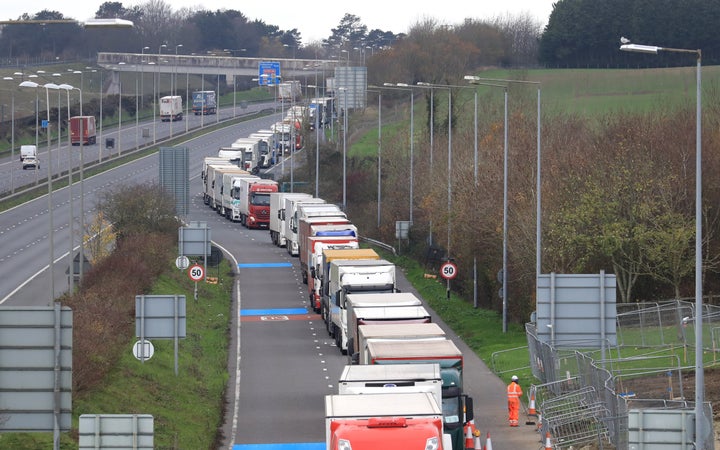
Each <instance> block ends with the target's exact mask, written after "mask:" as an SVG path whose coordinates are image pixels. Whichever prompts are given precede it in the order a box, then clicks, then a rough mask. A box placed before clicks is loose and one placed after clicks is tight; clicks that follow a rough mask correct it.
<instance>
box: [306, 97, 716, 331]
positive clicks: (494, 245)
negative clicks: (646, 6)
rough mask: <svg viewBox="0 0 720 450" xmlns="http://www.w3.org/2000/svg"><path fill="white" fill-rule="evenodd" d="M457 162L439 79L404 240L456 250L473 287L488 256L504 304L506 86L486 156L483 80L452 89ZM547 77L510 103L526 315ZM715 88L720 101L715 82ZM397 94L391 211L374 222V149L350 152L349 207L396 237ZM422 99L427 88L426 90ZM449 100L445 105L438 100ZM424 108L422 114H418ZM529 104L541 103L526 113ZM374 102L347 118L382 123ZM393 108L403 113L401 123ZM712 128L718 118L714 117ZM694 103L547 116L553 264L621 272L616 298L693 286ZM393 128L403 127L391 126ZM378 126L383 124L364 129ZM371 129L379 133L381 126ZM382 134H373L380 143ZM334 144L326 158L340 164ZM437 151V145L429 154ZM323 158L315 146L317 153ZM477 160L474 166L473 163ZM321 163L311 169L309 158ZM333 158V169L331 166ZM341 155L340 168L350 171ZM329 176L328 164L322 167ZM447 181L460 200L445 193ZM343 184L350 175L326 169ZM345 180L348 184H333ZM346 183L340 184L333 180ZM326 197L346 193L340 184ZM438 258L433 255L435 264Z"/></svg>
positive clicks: (708, 278) (461, 281)
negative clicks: (476, 91)
mask: <svg viewBox="0 0 720 450" xmlns="http://www.w3.org/2000/svg"><path fill="white" fill-rule="evenodd" d="M451 92H452V95H453V99H452V104H453V109H452V124H453V125H452V130H453V132H452V133H453V134H452V167H451V168H450V169H449V168H448V159H449V157H448V134H447V129H448V128H447V124H448V111H447V105H448V100H447V95H448V90H447V89H435V90H434V104H435V111H434V113H433V119H434V120H433V132H434V139H433V145H432V147H431V146H430V137H429V133H430V122H429V121H428V120H427V118H428V116H429V102H427V101H426V100H427V99H424V98H423V97H422V96H420V95H416V97H415V106H416V112H415V123H414V132H415V135H414V136H415V137H414V154H415V160H414V161H415V162H414V168H413V175H414V177H413V178H414V180H415V182H414V193H413V196H414V201H413V205H414V211H413V216H414V219H413V220H414V223H413V228H412V231H411V237H410V242H409V244H410V247H408V243H403V244H402V245H401V247H402V248H403V251H404V252H412V253H413V254H414V256H415V257H416V258H417V259H419V260H421V261H426V260H427V258H428V255H429V253H428V249H429V245H428V244H429V241H430V239H431V236H432V241H433V247H434V248H433V252H437V251H438V249H440V250H439V251H440V253H441V254H444V255H445V256H449V257H451V258H453V259H454V260H455V262H456V263H457V265H458V267H459V268H460V273H459V276H458V278H457V279H456V281H454V282H453V288H457V289H458V290H460V291H461V292H463V293H464V294H465V296H466V298H468V299H469V298H472V294H473V291H474V288H475V286H474V284H473V266H474V264H475V263H476V264H477V270H478V285H477V288H478V291H477V292H478V295H479V301H480V304H481V305H482V306H487V307H492V308H495V309H498V310H499V309H500V308H501V302H500V298H499V297H498V294H497V292H498V289H499V288H500V284H499V283H498V281H497V279H496V274H497V273H498V271H499V270H500V268H501V267H502V261H503V256H502V249H503V164H504V161H503V150H504V134H503V133H504V121H503V117H504V105H503V99H502V95H501V93H500V92H497V90H495V92H487V93H486V94H483V93H482V92H481V95H480V98H479V113H478V122H477V126H478V136H479V141H478V153H477V159H476V154H475V135H474V127H475V124H474V123H473V116H474V115H473V108H474V99H473V97H472V92H471V91H468V90H463V89H452V90H451ZM536 94H537V93H536V89H534V88H532V87H528V86H525V87H522V86H518V85H510V87H509V96H508V98H509V104H508V109H509V111H508V116H509V119H508V124H509V135H508V137H509V158H508V225H509V230H508V239H507V248H508V267H509V277H508V282H509V284H508V286H509V299H510V304H509V305H510V311H511V315H512V317H513V318H514V319H515V320H519V321H526V320H528V317H529V314H530V312H531V311H532V310H533V309H534V308H535V262H536V259H535V258H536V240H535V227H536V194H537V190H536V180H537V177H536V175H537V174H536V164H535V161H536V157H537V132H536V131H537V125H536V121H537V118H536V116H535V114H533V113H532V111H536ZM707 94H708V97H707V98H708V100H709V101H710V102H713V101H715V100H718V98H717V96H716V93H710V92H708V93H707ZM402 95H403V97H404V101H405V107H404V108H405V109H402V110H399V108H398V106H397V104H394V106H393V103H391V102H392V101H397V99H396V100H391V99H390V98H389V97H392V92H391V91H383V103H384V104H383V111H382V114H383V116H382V117H383V122H385V124H387V125H384V126H383V138H382V139H383V140H382V208H381V209H382V216H381V220H380V227H378V226H377V219H376V215H375V213H374V212H375V211H377V164H378V163H377V155H376V154H374V153H375V152H374V151H373V149H372V148H370V149H369V152H370V153H371V154H370V155H369V156H366V157H357V158H354V159H353V160H352V161H350V162H349V163H348V167H349V169H348V170H349V172H350V173H351V174H352V175H350V176H349V177H348V180H349V187H348V198H349V200H348V205H349V208H350V216H351V218H352V220H353V222H355V223H356V224H357V225H358V228H359V229H361V230H363V233H365V234H369V235H371V236H373V237H375V238H377V239H380V240H382V241H384V242H395V222H396V221H402V220H408V217H409V205H408V198H409V196H410V190H409V183H408V169H409V167H408V164H409V163H408V161H409V157H410V155H409V148H408V147H409V146H408V142H409V126H408V125H409V124H408V123H407V121H408V120H409V109H407V108H408V107H409V105H408V103H409V102H408V100H409V99H408V96H409V95H408V93H402ZM418 97H419V98H418ZM438 105H440V106H438ZM420 111H423V112H422V113H421V114H418V113H419V112H420ZM528 112H530V113H528ZM376 113H377V107H376V104H373V103H370V104H369V107H368V108H367V109H366V110H365V111H364V112H362V113H360V112H356V113H354V114H351V116H350V124H351V125H350V126H351V131H353V132H354V133H353V134H352V135H351V137H352V138H354V137H356V136H358V135H359V134H360V133H355V129H354V127H355V126H360V125H361V124H363V123H364V124H366V125H367V126H368V127H372V126H373V125H372V124H373V123H376V121H377V118H376V117H375V114H376ZM395 116H397V118H398V119H399V120H400V121H401V123H402V122H404V123H405V125H403V126H400V127H399V128H398V127H393V126H392V125H390V124H389V123H388V122H391V121H393V120H395ZM704 121H705V125H706V126H707V128H705V129H715V128H716V127H717V126H718V122H719V121H720V116H718V115H717V114H716V113H715V111H709V112H708V113H707V114H705V115H704ZM694 123H695V122H694V109H693V105H688V106H687V108H681V109H680V110H678V111H677V112H668V111H662V110H657V111H655V112H653V113H650V114H646V115H630V114H617V113H616V114H611V115H607V116H604V117H602V118H600V120H598V118H587V117H584V116H580V115H573V114H567V115H564V114H561V115H559V116H558V115H556V114H553V115H552V116H550V115H545V116H543V117H542V158H543V159H542V164H543V166H542V167H543V173H542V199H543V201H542V249H541V252H542V268H541V270H542V273H551V272H555V273H570V274H572V273H599V271H600V270H604V271H605V272H606V273H608V274H615V275H616V277H617V283H618V301H621V302H632V301H658V300H663V299H670V298H683V297H692V295H693V292H694V255H695V252H694V242H695V229H694V227H695V220H694V195H695V190H694V182H695V177H694V164H693V163H694V157H695V156H694V151H695V150H694V149H695V142H694V139H695V129H694ZM390 130H395V131H390ZM365 132H366V133H367V134H368V135H369V136H377V130H372V129H366V130H365ZM373 139H374V138H373ZM719 144H720V142H718V136H717V133H706V134H705V135H704V137H703V148H704V149H706V150H705V151H704V152H703V153H704V155H703V170H704V171H705V172H706V173H707V174H712V173H715V172H716V171H717V170H719V169H720V153H719V152H718V148H720V145H719ZM373 146H374V145H369V147H373ZM333 155H337V153H332V151H330V154H328V155H325V156H323V158H324V159H327V161H328V162H329V163H330V164H340V163H341V158H340V157H336V158H334V159H333ZM431 155H432V156H431ZM308 157H309V158H313V154H312V152H310V154H308ZM476 161H477V162H478V166H477V172H476V171H475V167H476V166H475V163H476ZM312 164H313V163H312V161H311V163H310V167H313V166H312ZM334 172H335V171H333V170H323V174H327V176H328V177H330V176H331V174H332V173H334ZM340 172H341V170H340V167H339V166H338V167H337V173H340ZM324 176H326V175H324ZM448 180H450V181H451V191H452V194H451V196H452V200H451V202H450V204H449V202H448V189H449V187H448V185H449V183H448ZM327 183H328V184H327V185H326V186H325V188H326V189H328V190H331V191H332V192H334V193H337V187H336V186H338V185H341V184H340V183H341V181H340V180H337V179H331V180H327ZM334 183H338V184H335V185H334ZM333 188H335V190H333ZM322 196H323V197H324V198H328V199H330V200H333V201H339V198H333V197H332V194H328V195H327V197H326V196H325V193H322ZM718 205H720V184H718V182H717V180H716V179H715V178H713V177H705V178H704V186H703V211H704V214H703V227H704V236H703V249H704V261H703V266H704V275H705V277H704V292H705V294H706V295H712V294H714V293H717V291H718V288H720V276H718V256H717V255H718V254H720V240H719V239H718V232H719V231H720V207H719V206H718ZM434 270H435V269H434V268H432V267H430V266H428V271H429V272H434Z"/></svg>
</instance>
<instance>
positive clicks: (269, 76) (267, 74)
mask: <svg viewBox="0 0 720 450" xmlns="http://www.w3.org/2000/svg"><path fill="white" fill-rule="evenodd" d="M281 78H282V77H281V76H280V63H279V62H268V61H262V62H260V64H259V66H258V85H259V86H275V85H276V84H278V83H280V79H281Z"/></svg>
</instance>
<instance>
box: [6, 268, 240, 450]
mask: <svg viewBox="0 0 720 450" xmlns="http://www.w3.org/2000/svg"><path fill="white" fill-rule="evenodd" d="M208 272H210V275H211V276H217V277H218V283H217V284H207V283H199V284H198V300H197V301H195V300H194V299H193V290H194V284H193V283H192V282H191V281H190V280H189V279H188V277H187V274H186V273H185V272H184V271H179V270H177V269H175V268H174V266H172V267H170V265H169V266H168V269H167V271H166V273H165V274H164V275H162V276H161V277H160V278H159V279H158V280H157V282H156V283H155V285H154V288H153V289H152V292H150V293H149V294H163V295H172V294H179V295H184V296H185V298H186V311H187V337H186V338H185V339H181V340H180V341H179V351H178V353H179V356H178V375H177V376H176V375H175V373H174V366H175V357H174V351H173V341H172V340H153V341H152V342H153V345H154V347H155V353H154V355H153V356H152V358H151V359H150V360H148V361H145V362H144V363H141V362H140V361H138V360H137V359H135V357H134V356H133V354H132V346H133V344H134V343H135V341H136V340H137V339H136V338H135V337H134V336H127V343H126V345H125V348H124V351H123V352H122V353H121V354H119V355H117V357H118V360H117V363H116V366H115V368H114V370H113V371H112V372H111V373H110V375H109V376H108V377H106V379H105V381H104V382H103V384H102V386H101V387H100V388H97V389H92V390H90V391H88V392H87V393H86V394H84V395H83V396H81V397H77V396H74V398H73V427H74V429H73V431H72V432H70V433H62V435H61V443H60V448H61V449H68V450H69V449H76V448H77V440H76V439H77V431H78V430H77V426H78V420H79V416H80V415H81V414H151V415H152V416H153V418H154V425H155V427H154V428H155V439H154V448H156V449H171V448H172V449H176V448H186V449H213V448H217V444H218V443H217V442H216V441H215V440H216V437H217V430H218V427H219V426H220V425H221V421H222V413H223V406H224V392H225V386H226V384H227V380H228V372H227V351H228V348H227V347H228V338H229V335H228V332H229V327H230V323H231V316H230V312H231V306H232V299H231V289H232V283H233V280H232V268H231V267H230V264H229V263H228V262H227V261H223V262H222V263H221V264H220V266H218V268H216V269H213V268H209V269H208ZM213 272H216V273H213ZM126 319H127V318H126ZM0 448H7V449H14V450H37V449H39V448H43V449H49V448H53V441H52V433H3V434H0Z"/></svg>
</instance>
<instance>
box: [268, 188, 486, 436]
mask: <svg viewBox="0 0 720 450" xmlns="http://www.w3.org/2000/svg"><path fill="white" fill-rule="evenodd" d="M269 205H270V212H269V214H270V221H269V224H268V228H269V232H270V240H271V241H272V243H273V244H274V245H276V246H279V247H284V248H286V249H287V251H288V253H289V254H290V255H293V256H298V259H299V261H300V262H299V264H300V268H301V271H302V279H303V281H304V282H306V283H307V293H308V300H309V303H310V306H311V308H312V309H313V310H314V311H315V312H317V313H319V314H320V316H321V317H322V320H323V321H324V322H325V325H326V328H327V331H328V333H329V335H330V336H331V337H332V338H334V341H335V344H336V345H337V347H338V348H339V350H340V351H341V352H342V354H346V355H347V357H348V362H347V365H346V367H345V369H344V371H343V372H342V375H341V376H340V378H339V380H338V392H337V394H333V395H328V396H326V397H325V422H326V423H325V429H326V446H327V449H328V450H341V449H352V450H363V449H373V450H376V449H397V448H407V449H412V448H418V449H437V450H441V449H442V450H460V449H463V450H464V449H465V444H466V438H468V436H467V432H468V429H473V430H474V426H472V425H471V423H473V416H474V414H473V401H472V398H470V397H468V396H467V395H466V394H465V393H464V390H463V361H464V360H463V355H462V352H461V351H460V350H459V349H458V347H457V346H456V345H455V344H454V343H453V341H452V340H450V339H448V337H447V336H446V335H445V333H444V331H443V330H442V328H440V326H438V325H437V324H436V323H434V322H432V318H431V315H430V313H429V312H428V311H427V310H426V309H425V307H424V306H423V303H422V301H421V300H420V299H419V298H418V297H416V296H415V295H414V294H412V293H406V292H400V291H399V289H398V287H397V282H396V268H395V265H394V264H393V263H391V262H389V261H387V260H384V259H382V258H381V257H380V255H378V253H376V252H375V251H374V250H372V249H366V248H359V243H358V230H357V227H356V226H355V225H353V224H352V223H351V222H350V221H349V220H348V218H347V216H346V214H345V213H344V212H343V211H342V210H341V209H340V208H339V207H338V206H337V205H334V204H331V203H327V202H326V201H324V200H323V199H320V198H315V197H312V196H311V195H310V194H303V193H288V192H273V193H271V194H269Z"/></svg>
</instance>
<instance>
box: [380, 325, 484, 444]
mask: <svg viewBox="0 0 720 450" xmlns="http://www.w3.org/2000/svg"><path fill="white" fill-rule="evenodd" d="M367 351H368V355H369V356H368V359H369V361H368V362H369V364H376V365H386V364H414V363H419V362H420V363H432V364H439V365H440V376H441V378H442V381H443V388H442V397H443V399H442V403H443V404H442V410H443V414H444V418H443V420H444V430H445V433H449V434H450V435H451V436H452V448H453V450H461V449H464V448H465V436H464V433H463V428H464V426H465V424H467V423H468V422H469V421H470V420H472V417H473V401H472V398H471V397H468V396H467V395H465V394H464V393H463V378H462V375H463V361H464V360H463V355H462V352H461V351H460V350H459V349H458V348H457V346H456V345H455V344H454V343H453V342H452V341H451V340H449V339H444V340H440V339H438V340H412V341H392V342H369V343H368V344H367Z"/></svg>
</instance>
